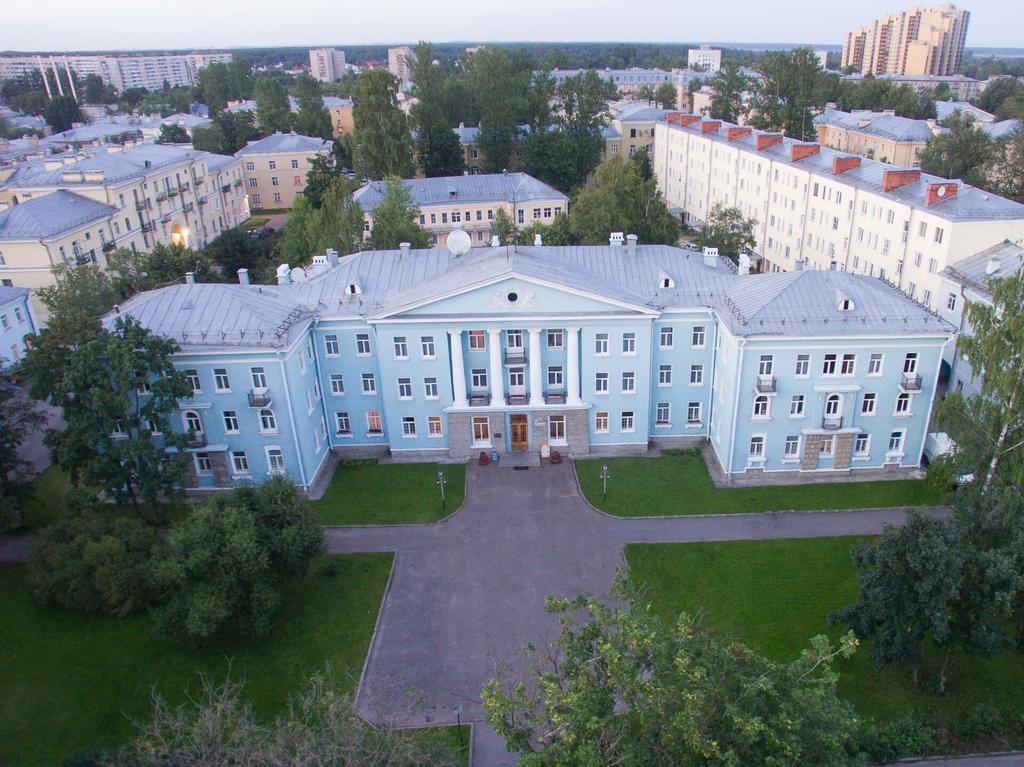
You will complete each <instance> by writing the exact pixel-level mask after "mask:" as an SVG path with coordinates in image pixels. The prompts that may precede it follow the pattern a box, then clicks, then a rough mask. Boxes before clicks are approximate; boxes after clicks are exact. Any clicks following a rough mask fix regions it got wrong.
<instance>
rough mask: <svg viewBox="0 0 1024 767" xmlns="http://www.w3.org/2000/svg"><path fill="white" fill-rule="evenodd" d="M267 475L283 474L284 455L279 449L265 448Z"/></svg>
mask: <svg viewBox="0 0 1024 767" xmlns="http://www.w3.org/2000/svg"><path fill="white" fill-rule="evenodd" d="M267 474H284V453H282V452H281V448H279V447H268V448H267Z"/></svg>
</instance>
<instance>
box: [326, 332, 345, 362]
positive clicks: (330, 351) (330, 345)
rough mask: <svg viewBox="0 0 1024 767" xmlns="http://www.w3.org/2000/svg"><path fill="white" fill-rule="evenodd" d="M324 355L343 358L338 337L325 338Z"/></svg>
mask: <svg viewBox="0 0 1024 767" xmlns="http://www.w3.org/2000/svg"><path fill="white" fill-rule="evenodd" d="M324 354H326V355H327V356H328V357H340V356H341V344H339V343H338V337H337V336H334V335H331V336H324Z"/></svg>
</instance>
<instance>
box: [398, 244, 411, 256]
mask: <svg viewBox="0 0 1024 767" xmlns="http://www.w3.org/2000/svg"><path fill="white" fill-rule="evenodd" d="M398 249H399V250H400V251H402V255H403V256H408V255H409V253H410V251H411V249H412V243H411V242H400V243H398Z"/></svg>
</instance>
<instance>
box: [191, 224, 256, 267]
mask: <svg viewBox="0 0 1024 767" xmlns="http://www.w3.org/2000/svg"><path fill="white" fill-rule="evenodd" d="M265 243H266V240H265V239H263V238H256V237H250V236H249V235H248V233H246V232H245V231H243V230H242V228H241V227H237V226H236V227H232V228H231V229H225V230H224V231H223V232H221V233H220V234H219V235H217V237H216V239H214V240H213V242H211V243H210V244H209V245H207V246H206V251H205V253H206V255H207V256H208V257H209V258H210V259H211V260H212V261H213V263H214V264H216V265H217V266H218V267H220V270H221V272H222V274H223V275H224V276H225V277H227V278H228V279H232V278H234V277H235V275H236V274H237V273H238V270H239V269H248V270H249V271H250V273H252V272H253V271H254V270H256V269H258V268H259V267H260V266H262V264H261V262H262V261H263V260H264V259H265V258H266V256H267V255H268V254H267V252H266V246H265Z"/></svg>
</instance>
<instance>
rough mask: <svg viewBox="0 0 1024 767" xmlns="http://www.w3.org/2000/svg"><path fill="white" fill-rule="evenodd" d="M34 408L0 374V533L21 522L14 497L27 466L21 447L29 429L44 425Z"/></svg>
mask: <svg viewBox="0 0 1024 767" xmlns="http://www.w3.org/2000/svg"><path fill="white" fill-rule="evenodd" d="M34 404H35V403H33V402H32V401H31V400H29V399H28V398H26V397H24V396H23V395H22V393H21V391H20V390H19V388H18V386H17V384H16V383H15V382H14V379H13V377H12V376H11V375H10V374H9V373H4V372H0V466H2V467H3V469H2V470H0V532H7V531H10V530H15V529H17V528H19V527H21V526H22V525H23V524H24V522H25V520H24V518H23V517H22V512H21V504H20V503H19V501H20V500H21V499H20V498H19V497H18V495H19V493H20V491H21V490H22V485H23V483H24V481H25V479H26V470H27V469H28V467H29V465H30V464H29V462H28V461H26V460H25V459H24V458H22V455H21V443H22V441H23V440H24V439H25V434H26V433H27V432H28V431H29V430H30V429H32V430H35V429H38V428H39V427H40V426H42V425H43V424H44V423H45V422H46V417H45V416H44V415H43V414H42V413H40V412H38V411H37V410H36V409H35V407H34Z"/></svg>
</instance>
